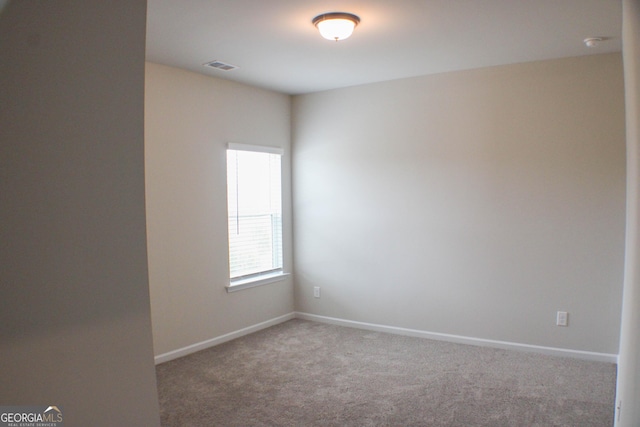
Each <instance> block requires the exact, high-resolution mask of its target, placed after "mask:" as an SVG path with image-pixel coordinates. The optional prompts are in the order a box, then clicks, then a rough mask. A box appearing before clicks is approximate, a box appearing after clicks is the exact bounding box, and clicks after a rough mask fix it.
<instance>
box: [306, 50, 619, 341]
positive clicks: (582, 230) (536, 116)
mask: <svg viewBox="0 0 640 427" xmlns="http://www.w3.org/2000/svg"><path fill="white" fill-rule="evenodd" d="M623 93H624V88H623V73H622V63H621V57H620V55H619V54H611V55H597V56H589V57H581V58H570V59H563V60H555V61H545V62H535V63H527V64H519V65H511V66H503V67H495V68H485V69H478V70H471V71H464V72H457V73H447V74H440V75H432V76H425V77H419V78H412V79H404V80H398V81H392V82H385V83H379V84H371V85H365V86H358V87H352V88H347V89H339V90H333V91H327V92H321V93H316V94H310V95H304V96H297V97H295V98H294V103H293V112H294V119H293V120H294V127H293V141H294V150H293V151H294V156H293V182H294V193H293V199H294V207H293V209H294V213H295V216H294V218H295V222H294V236H295V240H294V252H295V262H296V264H295V280H296V309H297V310H298V311H302V312H306V313H311V314H316V315H322V316H329V317H336V318H341V319H347V320H353V321H360V322H368V323H374V324H382V325H388V326H396V327H402V328H410V329H417V330H422V331H429V332H437V333H445V334H453V335H461V336H466V337H474V338H481V339H489V340H500V341H507V342H514V343H524V344H530V345H538V346H548V347H557V348H564V349H572V350H581V351H588V352H596V353H606V354H617V350H618V337H619V330H620V328H619V325H620V307H621V286H622V271H623V254H624V215H625V211H624V209H625V145H624V102H623ZM313 286H320V287H321V288H322V297H321V298H320V299H315V298H313V294H312V288H313ZM558 310H564V311H568V312H569V327H566V328H562V327H557V326H555V314H556V311H558Z"/></svg>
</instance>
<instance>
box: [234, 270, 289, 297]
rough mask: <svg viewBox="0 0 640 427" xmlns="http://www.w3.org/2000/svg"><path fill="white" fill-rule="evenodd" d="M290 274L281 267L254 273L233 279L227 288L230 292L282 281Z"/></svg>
mask: <svg viewBox="0 0 640 427" xmlns="http://www.w3.org/2000/svg"><path fill="white" fill-rule="evenodd" d="M289 275H290V274H289V273H285V272H284V271H282V270H281V269H278V270H274V271H270V272H268V273H257V274H252V275H251V276H245V277H244V278H240V279H233V280H231V281H230V282H229V284H228V285H227V286H225V288H226V290H227V292H228V293H230V292H236V291H241V290H243V289H250V288H255V287H257V286H262V285H268V284H269V283H275V282H281V281H283V280H285V279H286V278H287V277H289Z"/></svg>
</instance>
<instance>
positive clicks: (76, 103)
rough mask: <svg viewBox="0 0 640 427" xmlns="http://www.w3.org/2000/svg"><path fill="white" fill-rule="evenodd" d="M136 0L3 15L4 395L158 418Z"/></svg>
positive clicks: (74, 410)
mask: <svg viewBox="0 0 640 427" xmlns="http://www.w3.org/2000/svg"><path fill="white" fill-rule="evenodd" d="M145 20H146V1H144V0H135V1H132V0H126V1H122V0H121V1H109V2H104V1H95V0H90V1H81V2H80V1H65V0H56V1H48V0H47V1H13V2H10V3H9V4H8V5H7V6H6V7H5V8H4V10H3V11H2V13H1V14H0V40H1V42H0V64H2V65H1V66H0V88H2V89H1V90H0V93H1V94H2V95H0V97H1V100H0V112H1V113H0V138H1V140H0V141H1V142H0V242H2V243H1V244H0V266H1V267H0V283H2V285H1V286H0V289H2V291H1V292H2V296H1V297H0V319H1V321H0V373H1V377H2V379H1V380H0V402H1V404H2V405H42V406H49V405H57V406H59V407H60V408H62V410H63V420H64V425H65V426H67V425H68V426H134V425H135V426H154V425H156V426H157V425H159V424H160V419H159V410H158V399H157V391H156V380H155V370H154V365H153V346H152V341H151V321H150V310H149V288H148V277H147V262H146V259H147V252H146V235H145V206H144V172H143V171H144V157H143V155H144V146H143V143H144V140H143V130H144V122H143V120H144V104H143V102H144V92H143V91H144V57H145Z"/></svg>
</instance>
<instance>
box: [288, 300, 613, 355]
mask: <svg viewBox="0 0 640 427" xmlns="http://www.w3.org/2000/svg"><path fill="white" fill-rule="evenodd" d="M295 317H296V318H298V319H304V320H311V321H314V322H320V323H329V324H332V325H339V326H347V327H350V328H357V329H366V330H369V331H377V332H387V333H391V334H397V335H407V336H411V337H419V338H428V339H432V340H439V341H448V342H454V343H458V344H469V345H476V346H482V347H493V348H501V349H505V350H517V351H528V352H533V353H540V354H546V355H550V356H563V357H573V358H575V359H583V360H593V361H597V362H608V363H618V355H617V354H608V353H594V352H590V351H581V350H569V349H564V348H555V347H543V346H538V345H529V344H520V343H513V342H507V341H495V340H487V339H482V338H472V337H465V336H460V335H450V334H441V333H437V332H427V331H420V330H417V329H406V328H398V327H395V326H385V325H377V324H373V323H365V322H356V321H353V320H345V319H338V318H335V317H326V316H318V315H316V314H309V313H300V312H296V313H295Z"/></svg>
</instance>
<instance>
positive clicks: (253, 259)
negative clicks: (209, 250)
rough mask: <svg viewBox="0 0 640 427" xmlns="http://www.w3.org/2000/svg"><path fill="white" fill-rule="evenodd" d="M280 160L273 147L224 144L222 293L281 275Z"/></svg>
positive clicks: (280, 151) (277, 152)
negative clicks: (225, 277) (225, 269)
mask: <svg viewBox="0 0 640 427" xmlns="http://www.w3.org/2000/svg"><path fill="white" fill-rule="evenodd" d="M281 156H282V150H281V149H279V148H271V147H260V146H253V145H244V144H229V145H228V149H227V208H228V222H229V270H230V277H229V279H230V286H229V287H227V290H230V289H231V288H234V287H250V286H256V285H257V284H262V283H268V281H273V280H270V279H273V278H276V279H277V278H278V277H279V276H281V275H282V190H281V167H280V158H281ZM265 280H267V281H265ZM258 282H260V283H258ZM234 290H235V289H234Z"/></svg>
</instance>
